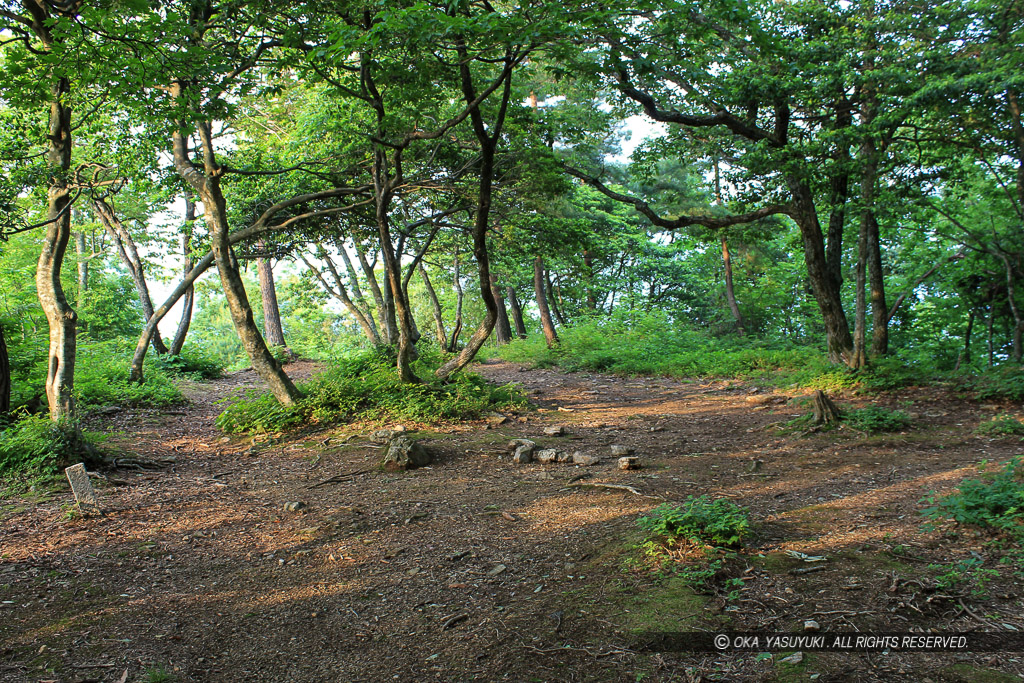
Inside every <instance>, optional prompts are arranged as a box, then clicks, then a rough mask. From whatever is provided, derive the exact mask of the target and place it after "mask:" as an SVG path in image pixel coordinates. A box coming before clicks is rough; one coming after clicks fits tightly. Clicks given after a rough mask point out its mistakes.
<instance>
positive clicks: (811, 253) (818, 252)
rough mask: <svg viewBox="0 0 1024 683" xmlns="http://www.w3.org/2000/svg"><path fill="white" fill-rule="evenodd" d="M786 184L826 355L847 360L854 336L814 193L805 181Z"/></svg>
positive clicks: (841, 360)
mask: <svg viewBox="0 0 1024 683" xmlns="http://www.w3.org/2000/svg"><path fill="white" fill-rule="evenodd" d="M788 184H789V188H790V192H792V195H793V199H794V207H795V209H794V212H793V214H792V218H793V220H795V221H796V223H797V225H798V226H799V228H800V235H801V236H802V237H803V243H804V263H805V264H806V266H807V275H808V278H809V279H810V281H811V287H812V289H813V291H814V298H815V300H816V301H817V302H818V308H819V309H820V310H821V317H822V319H823V321H824V323H825V336H826V341H827V343H828V355H829V358H830V359H831V360H832V361H833V362H835V363H845V364H850V363H851V361H852V360H853V338H852V337H851V335H850V327H849V323H848V322H847V320H846V314H845V313H844V312H843V301H842V298H841V297H840V292H839V288H838V287H836V285H835V279H834V278H833V277H832V274H831V273H830V271H829V268H828V263H827V262H826V260H825V244H824V241H823V238H822V234H821V225H820V224H819V223H818V214H817V212H816V210H815V207H814V197H813V194H812V193H811V190H810V188H809V187H808V186H807V185H806V184H805V183H802V182H799V181H796V180H790V181H789V182H788Z"/></svg>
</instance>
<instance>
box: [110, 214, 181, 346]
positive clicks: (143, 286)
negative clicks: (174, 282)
mask: <svg viewBox="0 0 1024 683" xmlns="http://www.w3.org/2000/svg"><path fill="white" fill-rule="evenodd" d="M92 204H93V208H94V209H95V211H96V215H97V217H99V219H100V223H102V224H103V227H104V229H105V230H106V231H107V234H108V235H110V239H111V241H112V242H113V243H114V245H115V246H116V247H117V253H118V255H119V256H120V257H121V261H122V262H123V263H124V265H125V267H126V268H127V269H128V272H129V274H131V276H132V282H134V283H135V291H136V292H137V293H138V295H139V303H140V304H141V305H142V315H143V316H144V317H145V319H146V322H149V319H150V318H152V317H153V300H152V299H151V298H150V296H149V284H148V283H147V282H146V271H145V265H144V264H143V263H142V258H141V257H140V256H139V250H138V247H136V246H135V240H134V239H132V236H131V233H129V232H128V231H127V230H126V229H125V227H124V224H123V223H122V222H121V219H120V218H118V216H117V214H116V213H115V212H114V209H113V207H111V206H110V205H109V204H108V203H107V202H106V201H105V200H103V199H98V198H97V199H93V202H92ZM153 349H154V350H155V351H156V352H157V353H159V354H164V353H167V352H168V351H169V349H168V348H167V345H166V344H164V340H163V339H161V338H160V330H159V329H157V330H156V331H155V332H154V333H153Z"/></svg>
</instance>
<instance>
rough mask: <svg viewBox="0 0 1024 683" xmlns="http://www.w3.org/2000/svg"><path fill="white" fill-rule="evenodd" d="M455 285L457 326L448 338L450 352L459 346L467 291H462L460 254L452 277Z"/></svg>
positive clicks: (453, 351)
mask: <svg viewBox="0 0 1024 683" xmlns="http://www.w3.org/2000/svg"><path fill="white" fill-rule="evenodd" d="M452 284H453V285H454V287H455V327H453V328H452V336H451V338H450V339H449V340H448V353H455V350H456V349H458V348H459V335H461V334H462V299H463V298H464V297H465V293H464V292H463V291H462V281H461V279H460V277H459V256H458V254H456V255H455V277H454V278H453V279H452Z"/></svg>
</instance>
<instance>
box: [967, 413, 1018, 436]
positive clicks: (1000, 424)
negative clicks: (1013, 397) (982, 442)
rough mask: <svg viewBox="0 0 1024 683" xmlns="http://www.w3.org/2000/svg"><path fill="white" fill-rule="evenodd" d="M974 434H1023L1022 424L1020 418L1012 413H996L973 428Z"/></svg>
mask: <svg viewBox="0 0 1024 683" xmlns="http://www.w3.org/2000/svg"><path fill="white" fill-rule="evenodd" d="M974 433H975V434H981V435H983V436H1011V435H1013V434H1024V424H1022V423H1021V421H1020V419H1018V418H1016V417H1013V416H1012V415H1005V414H1004V415H996V416H995V417H993V418H992V419H991V420H988V421H986V422H982V423H981V424H980V425H978V427H977V429H975V430H974Z"/></svg>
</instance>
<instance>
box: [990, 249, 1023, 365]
mask: <svg viewBox="0 0 1024 683" xmlns="http://www.w3.org/2000/svg"><path fill="white" fill-rule="evenodd" d="M996 256H998V257H999V258H1000V259H1001V260H1002V262H1003V266H1004V269H1005V270H1006V299H1007V302H1008V303H1009V304H1010V314H1011V315H1012V316H1013V330H1012V339H1013V360H1014V362H1016V363H1019V362H1020V361H1021V357H1022V355H1024V346H1022V343H1021V342H1022V333H1024V320H1021V312H1020V308H1019V307H1018V306H1017V292H1016V289H1017V287H1016V284H1017V278H1016V274H1015V273H1014V268H1013V262H1012V261H1011V260H1010V257H1009V256H1008V255H1007V254H1005V253H1003V252H1001V251H999V252H996Z"/></svg>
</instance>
